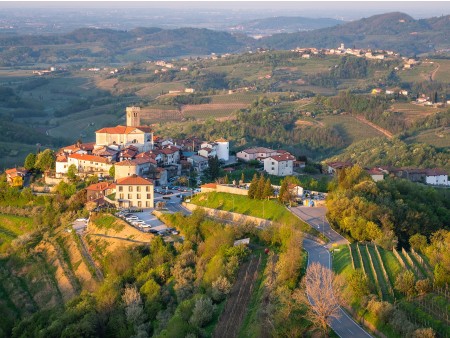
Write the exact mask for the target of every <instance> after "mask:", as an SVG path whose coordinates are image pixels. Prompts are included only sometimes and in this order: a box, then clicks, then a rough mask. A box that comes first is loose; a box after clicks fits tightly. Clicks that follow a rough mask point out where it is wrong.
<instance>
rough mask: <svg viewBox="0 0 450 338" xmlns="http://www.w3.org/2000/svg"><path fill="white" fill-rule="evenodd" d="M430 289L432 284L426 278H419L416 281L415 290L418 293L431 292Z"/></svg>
mask: <svg viewBox="0 0 450 338" xmlns="http://www.w3.org/2000/svg"><path fill="white" fill-rule="evenodd" d="M431 290H432V285H431V282H430V280H429V279H428V278H427V279H421V280H418V281H417V282H416V291H417V293H418V294H419V295H424V294H427V293H429V292H431Z"/></svg>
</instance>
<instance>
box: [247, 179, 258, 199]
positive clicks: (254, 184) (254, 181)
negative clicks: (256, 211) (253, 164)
mask: <svg viewBox="0 0 450 338" xmlns="http://www.w3.org/2000/svg"><path fill="white" fill-rule="evenodd" d="M257 189H258V175H256V173H255V174H254V175H253V178H252V181H251V182H250V187H249V188H248V197H249V198H252V199H254V198H255V196H256V190H257Z"/></svg>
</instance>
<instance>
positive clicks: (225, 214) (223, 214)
mask: <svg viewBox="0 0 450 338" xmlns="http://www.w3.org/2000/svg"><path fill="white" fill-rule="evenodd" d="M183 206H184V207H186V209H188V210H190V211H194V210H195V209H197V208H200V209H203V210H204V211H205V212H206V214H207V215H208V216H210V217H213V218H218V219H221V220H223V221H225V222H233V223H236V224H245V223H253V224H255V225H256V226H263V227H265V226H268V225H271V224H272V221H268V220H266V219H264V218H258V217H253V216H247V215H243V214H238V213H235V212H230V211H225V210H217V209H211V208H206V207H201V206H198V205H195V204H192V203H183Z"/></svg>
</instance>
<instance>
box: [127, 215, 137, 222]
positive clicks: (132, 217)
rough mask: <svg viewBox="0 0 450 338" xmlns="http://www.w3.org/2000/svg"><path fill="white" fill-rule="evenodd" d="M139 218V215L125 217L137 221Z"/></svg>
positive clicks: (128, 220)
mask: <svg viewBox="0 0 450 338" xmlns="http://www.w3.org/2000/svg"><path fill="white" fill-rule="evenodd" d="M138 219H139V218H138V217H137V216H130V217H127V218H125V220H126V221H127V222H131V221H137V220H138Z"/></svg>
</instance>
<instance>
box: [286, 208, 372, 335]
mask: <svg viewBox="0 0 450 338" xmlns="http://www.w3.org/2000/svg"><path fill="white" fill-rule="evenodd" d="M290 210H291V212H292V213H293V214H295V215H296V216H298V217H299V218H301V219H302V220H303V221H305V222H306V223H308V224H309V225H311V226H312V227H313V228H316V229H317V230H319V231H320V232H322V233H323V234H324V235H325V236H327V237H328V238H329V239H330V242H329V243H328V244H327V245H326V246H324V245H322V244H320V243H318V242H316V241H312V240H310V239H306V238H305V239H304V240H303V248H304V249H305V250H306V251H307V252H308V265H309V264H310V263H312V262H318V263H320V264H321V265H323V266H325V267H328V268H329V269H331V255H330V251H329V247H330V246H332V245H333V244H338V245H340V244H347V243H348V241H347V240H346V239H345V238H344V237H342V236H341V235H339V234H338V233H337V232H336V231H334V230H333V229H332V228H331V226H330V224H329V223H328V221H327V219H326V217H325V215H326V208H321V207H317V208H310V207H295V208H291V209H290ZM340 312H341V315H340V318H338V319H333V321H332V322H331V325H330V326H331V328H332V329H333V331H334V332H336V334H337V335H338V336H339V337H342V338H343V337H352V338H354V337H356V338H368V337H372V336H371V335H370V334H369V333H367V332H366V331H365V330H364V329H363V328H362V327H361V326H360V325H359V324H357V323H356V322H355V321H354V320H353V319H352V317H350V316H349V315H348V314H347V313H346V312H345V311H344V310H342V309H341V310H340Z"/></svg>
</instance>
